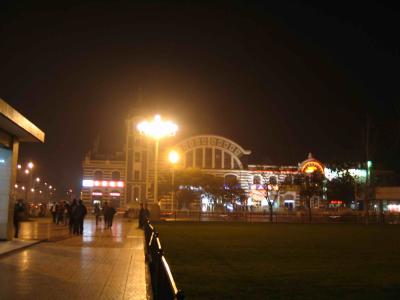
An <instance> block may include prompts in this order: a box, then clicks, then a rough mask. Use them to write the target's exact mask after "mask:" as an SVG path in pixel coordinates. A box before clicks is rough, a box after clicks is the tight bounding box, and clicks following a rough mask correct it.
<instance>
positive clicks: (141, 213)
mask: <svg viewBox="0 0 400 300" xmlns="http://www.w3.org/2000/svg"><path fill="white" fill-rule="evenodd" d="M145 214H146V212H145V209H144V207H143V203H140V209H139V228H143V226H144V221H145V218H146V216H145Z"/></svg>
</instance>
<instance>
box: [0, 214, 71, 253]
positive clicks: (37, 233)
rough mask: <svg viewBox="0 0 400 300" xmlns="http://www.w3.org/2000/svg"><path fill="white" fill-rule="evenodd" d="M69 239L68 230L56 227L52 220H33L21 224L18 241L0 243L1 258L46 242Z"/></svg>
mask: <svg viewBox="0 0 400 300" xmlns="http://www.w3.org/2000/svg"><path fill="white" fill-rule="evenodd" d="M65 237H68V228H67V227H66V226H63V225H55V224H53V222H52V221H51V218H32V219H30V220H29V221H26V222H21V228H20V234H19V238H18V239H13V240H11V241H0V257H1V256H2V255H5V254H9V253H12V252H14V251H17V250H20V249H24V248H27V247H30V246H33V245H35V244H38V243H40V242H43V241H46V240H57V239H62V238H65Z"/></svg>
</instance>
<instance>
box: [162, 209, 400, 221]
mask: <svg viewBox="0 0 400 300" xmlns="http://www.w3.org/2000/svg"><path fill="white" fill-rule="evenodd" d="M160 217H161V219H163V220H170V221H173V220H176V221H178V220H179V221H230V222H234V221H238V222H249V223H253V222H273V223H366V222H367V219H368V223H371V224H374V223H376V224H400V214H399V213H397V214H388V213H385V214H379V213H376V212H370V213H369V215H368V217H367V216H366V215H365V214H364V212H334V211H323V212H322V211H318V210H316V211H312V213H311V218H310V216H309V213H308V212H307V211H293V212H273V214H272V215H271V214H270V212H269V211H264V212H249V211H238V212H199V211H174V212H162V213H161V216H160Z"/></svg>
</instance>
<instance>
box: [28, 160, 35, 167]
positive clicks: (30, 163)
mask: <svg viewBox="0 0 400 300" xmlns="http://www.w3.org/2000/svg"><path fill="white" fill-rule="evenodd" d="M33 167H34V165H33V162H31V161H30V162H29V163H28V168H29V169H33Z"/></svg>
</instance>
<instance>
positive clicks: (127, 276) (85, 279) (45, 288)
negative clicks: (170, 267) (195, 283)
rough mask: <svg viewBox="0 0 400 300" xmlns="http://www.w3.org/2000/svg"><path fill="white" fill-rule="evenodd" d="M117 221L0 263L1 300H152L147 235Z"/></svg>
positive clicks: (90, 224)
mask: <svg viewBox="0 0 400 300" xmlns="http://www.w3.org/2000/svg"><path fill="white" fill-rule="evenodd" d="M136 226H137V222H130V221H128V220H123V219H117V220H116V222H115V224H114V226H113V229H112V230H107V229H103V226H102V225H100V226H98V228H96V225H95V224H94V221H93V220H91V219H89V220H87V221H86V222H85V230H84V234H83V236H73V237H71V238H68V239H63V240H59V241H51V240H50V242H44V243H41V244H38V245H36V246H33V247H31V248H29V249H26V250H23V251H20V252H18V253H15V254H12V255H9V256H7V257H3V258H0V299H149V298H150V296H149V295H147V286H146V267H145V261H144V251H143V232H142V231H141V230H138V229H136Z"/></svg>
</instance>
